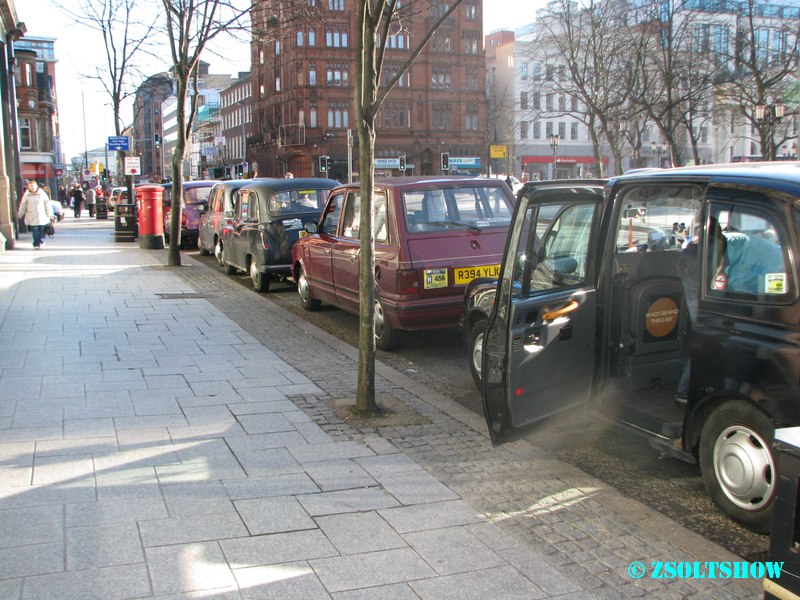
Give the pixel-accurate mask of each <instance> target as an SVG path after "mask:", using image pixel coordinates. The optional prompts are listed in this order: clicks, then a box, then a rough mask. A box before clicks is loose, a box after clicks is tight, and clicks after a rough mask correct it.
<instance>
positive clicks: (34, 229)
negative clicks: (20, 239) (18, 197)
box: [17, 179, 54, 250]
mask: <svg viewBox="0 0 800 600" xmlns="http://www.w3.org/2000/svg"><path fill="white" fill-rule="evenodd" d="M17 218H18V219H24V220H25V224H26V225H27V226H28V229H30V230H31V234H32V235H33V248H34V250H38V249H39V248H41V247H42V246H44V228H45V226H46V225H48V224H49V223H51V222H52V221H53V218H54V215H53V208H52V207H51V206H50V196H48V195H47V193H46V192H45V191H44V190H43V189H42V188H40V187H39V184H38V183H37V182H36V181H34V180H33V179H31V180H30V181H29V182H28V189H27V190H25V193H24V194H23V195H22V201H21V202H20V203H19V210H18V211H17Z"/></svg>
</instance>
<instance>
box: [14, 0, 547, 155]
mask: <svg viewBox="0 0 800 600" xmlns="http://www.w3.org/2000/svg"><path fill="white" fill-rule="evenodd" d="M57 4H58V5H62V6H67V7H71V8H73V9H75V8H77V7H78V6H79V5H80V2H79V0H58V1H57V2H53V1H52V0H15V6H16V9H17V17H18V19H19V20H20V21H22V22H24V23H25V26H26V27H27V31H28V35H29V36H36V37H49V38H56V42H55V51H56V58H57V60H58V65H57V67H56V94H57V100H58V112H59V119H60V124H61V139H62V147H63V149H64V154H65V159H66V161H67V162H69V161H70V159H71V158H72V157H73V156H76V155H79V154H82V153H83V152H84V150H90V151H91V150H93V149H96V148H102V147H103V145H104V144H105V142H106V140H107V137H108V136H109V135H114V123H113V120H114V119H113V114H112V111H111V105H110V102H111V101H110V99H109V96H108V94H107V93H106V92H105V90H104V89H103V88H102V86H101V85H100V84H99V82H98V81H96V80H94V79H92V78H90V77H89V75H91V74H93V73H94V72H95V68H96V66H98V65H102V64H103V62H104V61H105V50H104V47H103V43H102V39H101V37H100V34H99V33H98V32H95V31H92V30H91V29H88V28H87V27H85V26H82V25H80V24H76V23H75V22H74V21H73V19H72V17H70V16H68V15H65V14H64V12H62V11H61V10H60V9H59V8H57V6H56V5H57ZM544 4H545V0H484V18H483V29H484V34H486V33H489V32H491V31H494V30H496V29H502V28H507V29H514V28H516V27H520V26H522V25H526V24H528V23H531V22H532V21H533V20H534V16H535V11H536V10H537V8H539V7H541V6H543V5H544ZM489 7H491V8H489ZM223 57H224V58H223ZM203 60H205V61H206V62H208V63H209V64H210V65H211V66H210V72H211V73H217V74H221V73H229V74H231V75H235V74H236V73H237V72H239V71H247V70H249V68H250V64H249V61H250V51H249V41H239V42H238V43H234V42H231V41H228V42H226V43H225V44H224V45H223V46H222V47H220V48H219V49H218V50H217V52H215V53H214V54H208V55H206V56H203ZM151 67H152V68H151V69H149V70H147V71H146V72H147V75H154V74H156V73H159V72H163V71H166V70H167V69H168V68H169V65H168V64H167V62H166V61H165V62H163V63H160V64H159V63H157V62H152V63H151ZM122 116H123V119H124V120H125V124H126V125H127V124H129V123H130V120H131V117H132V115H131V109H130V107H129V106H126V105H123V109H122Z"/></svg>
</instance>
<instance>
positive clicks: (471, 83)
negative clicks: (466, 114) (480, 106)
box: [464, 73, 478, 91]
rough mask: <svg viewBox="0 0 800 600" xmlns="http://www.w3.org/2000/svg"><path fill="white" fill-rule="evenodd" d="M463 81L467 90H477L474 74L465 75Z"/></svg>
mask: <svg viewBox="0 0 800 600" xmlns="http://www.w3.org/2000/svg"><path fill="white" fill-rule="evenodd" d="M464 80H465V81H466V82H467V89H468V90H470V91H477V90H478V76H477V75H476V74H475V73H467V75H466V76H465V77H464Z"/></svg>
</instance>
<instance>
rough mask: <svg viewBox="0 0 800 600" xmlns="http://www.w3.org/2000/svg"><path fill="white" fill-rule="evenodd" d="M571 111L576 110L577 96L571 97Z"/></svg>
mask: <svg viewBox="0 0 800 600" xmlns="http://www.w3.org/2000/svg"><path fill="white" fill-rule="evenodd" d="M572 112H578V97H577V96H573V97H572Z"/></svg>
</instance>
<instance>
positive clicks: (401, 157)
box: [400, 154, 406, 171]
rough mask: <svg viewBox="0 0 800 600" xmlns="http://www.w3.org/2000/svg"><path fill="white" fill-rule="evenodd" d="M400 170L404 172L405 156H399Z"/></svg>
mask: <svg viewBox="0 0 800 600" xmlns="http://www.w3.org/2000/svg"><path fill="white" fill-rule="evenodd" d="M400 170H401V171H405V170H406V155H405V154H401V155H400Z"/></svg>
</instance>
